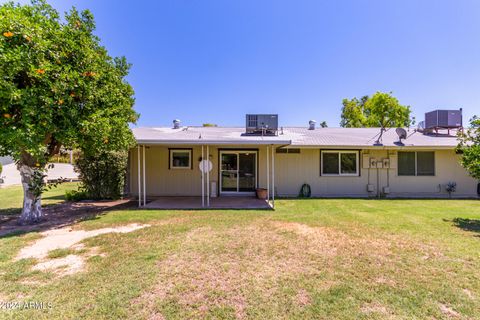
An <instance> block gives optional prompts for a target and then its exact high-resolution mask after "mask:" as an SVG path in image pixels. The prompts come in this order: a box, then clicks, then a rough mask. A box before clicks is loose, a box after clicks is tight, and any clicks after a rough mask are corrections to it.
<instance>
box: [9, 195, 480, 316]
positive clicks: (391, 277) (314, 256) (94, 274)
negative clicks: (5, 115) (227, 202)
mask: <svg viewBox="0 0 480 320" xmlns="http://www.w3.org/2000/svg"><path fill="white" fill-rule="evenodd" d="M3 191H4V190H0V195H1V193H2V192H3ZM134 222H135V223H142V224H150V227H146V228H143V229H140V230H136V231H134V232H131V233H123V234H120V233H108V234H103V235H99V236H96V237H93V238H88V239H86V240H84V241H83V244H84V245H85V247H84V248H82V249H81V250H80V251H78V253H76V254H78V255H81V256H83V257H84V258H85V262H86V264H85V268H84V270H83V271H80V272H78V273H76V274H73V275H67V276H61V275H59V274H57V273H56V272H44V271H32V269H31V268H32V266H33V265H35V263H36V261H35V259H23V260H19V261H14V257H15V256H16V255H17V253H18V252H19V250H20V249H21V248H22V247H24V246H26V245H27V244H29V243H31V242H32V241H34V240H35V239H38V238H40V235H39V234H37V233H29V234H25V235H21V236H18V235H17V236H10V237H4V238H0V301H26V300H27V301H43V302H50V303H52V308H50V309H46V310H42V311H38V310H31V309H30V310H15V311H8V312H7V311H5V310H2V309H0V318H1V317H2V313H4V315H5V316H15V317H16V318H24V319H32V318H34V319H41V318H44V319H73V318H85V319H125V318H133V319H185V318H200V319H204V318H210V319H235V318H244V319H278V318H280V319H308V318H316V319H412V318H417V319H449V318H452V319H475V318H480V237H479V236H480V202H479V201H475V200H465V201H462V200H358V199H351V200H347V199H332V200H324V199H321V200H320V199H319V200H280V201H277V210H276V211H275V212H273V211H241V210H232V211H228V210H219V211H201V210H199V211H154V210H122V211H112V212H108V213H107V214H105V215H102V216H101V217H99V218H98V219H93V220H87V221H83V222H81V223H79V224H77V225H75V226H74V229H85V230H94V229H98V228H104V227H113V226H119V225H127V224H130V223H134ZM92 252H94V253H92ZM72 253H73V254H75V252H74V251H73V249H63V251H62V249H60V250H57V251H54V252H52V253H51V254H50V255H49V259H60V258H62V257H65V256H68V255H71V254H72Z"/></svg>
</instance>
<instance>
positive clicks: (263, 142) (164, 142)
mask: <svg viewBox="0 0 480 320" xmlns="http://www.w3.org/2000/svg"><path fill="white" fill-rule="evenodd" d="M291 143H292V141H291V140H261V141H252V140H228V141H225V140H200V139H199V140H142V139H139V140H137V144H139V145H205V146H206V145H290V144H291Z"/></svg>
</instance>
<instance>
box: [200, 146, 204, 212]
mask: <svg viewBox="0 0 480 320" xmlns="http://www.w3.org/2000/svg"><path fill="white" fill-rule="evenodd" d="M203 147H204V146H203V145H202V162H201V164H202V170H200V171H201V172H202V207H205V173H204V170H203V169H204V168H203V159H204V151H203V149H204V148H203Z"/></svg>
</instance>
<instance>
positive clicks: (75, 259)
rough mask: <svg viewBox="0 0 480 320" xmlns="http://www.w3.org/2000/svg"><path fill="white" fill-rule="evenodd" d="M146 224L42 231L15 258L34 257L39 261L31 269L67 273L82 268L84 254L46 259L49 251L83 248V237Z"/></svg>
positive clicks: (136, 227)
mask: <svg viewBox="0 0 480 320" xmlns="http://www.w3.org/2000/svg"><path fill="white" fill-rule="evenodd" d="M148 226H150V225H148V224H137V223H132V224H129V225H126V226H118V227H112V228H102V229H97V230H89V231H86V230H73V229H72V228H71V227H64V228H60V229H54V230H49V231H45V232H42V233H41V235H42V236H43V237H42V238H41V239H39V240H37V241H35V242H34V243H33V244H31V245H29V246H27V247H25V248H23V249H21V250H20V252H19V254H18V255H17V257H16V258H15V260H20V259H28V258H35V259H38V260H39V262H38V263H37V264H36V265H35V266H33V268H32V269H33V270H40V271H53V272H55V273H57V274H58V275H61V276H63V275H69V274H73V273H76V272H79V271H81V270H83V267H84V256H82V255H78V254H68V255H67V256H65V257H58V258H53V259H48V254H49V252H52V251H54V250H61V249H74V250H77V251H81V250H84V245H83V244H81V243H79V242H81V241H82V240H84V239H87V238H91V237H95V236H98V235H102V234H106V233H128V232H132V231H135V230H139V229H142V228H145V227H148ZM97 249H98V248H91V249H89V250H87V254H86V256H93V255H98V253H97V251H98V250H97Z"/></svg>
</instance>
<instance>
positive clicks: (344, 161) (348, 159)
mask: <svg viewBox="0 0 480 320" xmlns="http://www.w3.org/2000/svg"><path fill="white" fill-rule="evenodd" d="M321 154H322V175H340V176H342V175H345V176H352V175H358V151H346V150H345V151H343V150H342V151H338V152H335V151H323V152H322V153H321Z"/></svg>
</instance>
